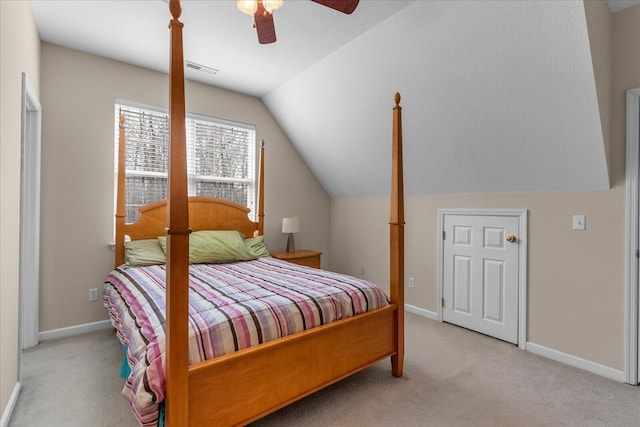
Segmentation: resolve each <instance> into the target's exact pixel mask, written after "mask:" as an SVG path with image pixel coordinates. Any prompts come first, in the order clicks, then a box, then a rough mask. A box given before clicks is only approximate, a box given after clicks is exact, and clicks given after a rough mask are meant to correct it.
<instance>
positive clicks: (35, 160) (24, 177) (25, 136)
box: [19, 73, 42, 369]
mask: <svg viewBox="0 0 640 427" xmlns="http://www.w3.org/2000/svg"><path fill="white" fill-rule="evenodd" d="M41 126H42V107H41V106H40V101H39V100H38V97H37V95H36V93H35V91H34V90H33V89H32V87H31V85H30V84H29V79H28V78H27V75H26V74H25V73H22V130H21V132H22V135H21V140H22V160H21V171H20V275H19V277H20V279H19V280H20V282H19V283H20V285H19V289H20V321H19V340H20V342H19V344H20V345H19V352H20V354H21V353H22V349H23V348H27V347H33V346H35V345H37V344H38V333H39V329H40V328H39V326H40V325H39V310H40V159H41ZM19 369H20V368H19Z"/></svg>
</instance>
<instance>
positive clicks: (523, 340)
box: [437, 209, 528, 350]
mask: <svg viewBox="0 0 640 427" xmlns="http://www.w3.org/2000/svg"><path fill="white" fill-rule="evenodd" d="M445 215H482V216H510V217H517V218H518V219H519V220H518V240H519V241H520V244H519V245H518V270H519V275H518V347H520V348H521V349H523V350H526V349H527V245H528V243H527V242H528V240H527V210H526V209H482V210H478V209H438V236H442V233H443V231H444V217H445ZM443 242H444V240H443V239H442V237H439V238H438V293H437V298H438V299H437V301H438V303H437V307H438V320H439V321H440V322H442V303H441V301H442V295H443V292H444V291H443V289H444V271H443V269H444V243H443Z"/></svg>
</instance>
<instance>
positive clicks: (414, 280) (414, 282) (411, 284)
mask: <svg viewBox="0 0 640 427" xmlns="http://www.w3.org/2000/svg"><path fill="white" fill-rule="evenodd" d="M409 287H410V288H415V287H416V279H414V278H413V277H409Z"/></svg>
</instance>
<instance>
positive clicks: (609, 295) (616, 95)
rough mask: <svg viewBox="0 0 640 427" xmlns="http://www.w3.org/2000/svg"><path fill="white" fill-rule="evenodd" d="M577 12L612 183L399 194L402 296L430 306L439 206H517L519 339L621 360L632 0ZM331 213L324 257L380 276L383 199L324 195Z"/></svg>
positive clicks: (637, 26) (635, 14)
mask: <svg viewBox="0 0 640 427" xmlns="http://www.w3.org/2000/svg"><path fill="white" fill-rule="evenodd" d="M600 6H601V5H600ZM587 14H588V22H589V24H590V25H594V26H597V28H594V29H593V30H591V29H590V35H591V37H592V44H593V46H592V55H593V56H594V69H595V72H596V82H597V85H598V98H599V101H600V102H601V103H603V105H601V108H600V112H601V115H602V122H603V129H604V132H605V141H607V140H609V141H610V143H609V144H608V145H609V146H608V148H607V155H608V163H609V168H610V172H609V173H610V176H611V182H612V188H611V189H610V190H606V191H592V192H591V191H581V192H558V193H522V194H478V195H436V196H410V197H408V198H407V200H406V211H407V212H406V222H407V225H406V235H407V237H406V267H405V272H406V277H410V276H411V277H414V278H415V279H416V285H415V288H414V289H410V288H406V302H407V303H408V304H411V305H414V306H417V307H420V308H423V309H426V310H430V311H432V312H436V311H437V310H438V307H437V301H436V295H437V286H438V284H437V268H438V267H437V263H436V259H437V238H438V235H437V210H438V209H439V208H465V209H475V208H482V209H506V208H514V209H527V210H528V212H529V228H528V236H529V243H528V251H529V252H528V278H527V279H528V295H527V298H528V319H527V321H528V331H527V337H528V341H530V342H533V343H535V344H538V345H541V346H544V347H547V348H550V349H554V350H557V351H560V352H563V353H567V354H570V355H574V356H577V357H580V358H584V359H587V360H590V361H593V362H596V363H599V364H602V365H605V366H608V367H611V368H614V369H617V370H623V368H624V367H623V363H624V286H625V283H624V263H625V226H624V223H625V212H626V211H625V210H626V207H625V183H624V174H625V170H624V152H625V91H626V90H627V89H630V88H634V87H640V51H639V50H638V48H637V46H638V41H639V40H640V6H635V7H634V8H631V9H627V10H624V11H621V12H618V13H616V14H614V15H611V17H610V19H611V22H607V20H608V19H609V18H608V16H607V15H603V9H602V8H600V9H597V7H596V8H595V9H593V8H590V6H587ZM599 37H602V38H604V41H602V40H601V39H600V38H599ZM608 39H610V42H609V41H607V40H608ZM609 43H611V46H612V49H611V51H609V46H610V45H609ZM607 56H609V57H610V58H611V59H610V68H609V67H608V66H607V61H608V60H607V59H606V58H607ZM603 58H605V59H604V60H603ZM609 73H610V77H609V76H608V74H609ZM607 87H610V94H609V95H607V93H606V91H607V90H609V89H604V90H603V88H607ZM609 97H610V102H611V105H608V102H609V100H608V99H609ZM608 111H610V117H609V113H608ZM389 120H391V114H389ZM609 122H610V135H609V136H610V138H607V133H608V131H607V129H608V128H609V125H608V124H607V123H609ZM331 213H332V217H331V221H332V222H331V225H332V229H331V238H332V240H331V256H332V266H333V267H334V268H335V269H336V270H338V271H343V272H346V273H350V274H354V275H360V273H361V269H362V268H364V271H365V275H364V276H365V277H366V278H368V279H371V280H373V281H376V282H378V283H388V280H389V279H388V275H389V267H388V261H387V259H388V248H387V246H388V228H387V227H388V226H387V222H388V215H389V207H388V199H387V198H386V197H382V198H379V197H374V198H353V199H348V198H345V199H334V200H333V201H332V210H331ZM573 214H584V215H586V224H587V229H586V231H582V232H578V231H573V230H572V228H571V218H572V215H573Z"/></svg>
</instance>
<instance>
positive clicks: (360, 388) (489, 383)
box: [9, 314, 640, 427]
mask: <svg viewBox="0 0 640 427" xmlns="http://www.w3.org/2000/svg"><path fill="white" fill-rule="evenodd" d="M406 329H407V346H406V359H405V375H404V377H403V378H401V379H397V378H393V377H392V376H391V373H390V362H389V361H388V360H385V361H383V362H380V363H379V364H377V365H375V366H372V367H371V368H369V369H367V370H365V371H363V372H360V373H359V374H356V375H354V376H352V377H350V378H347V379H346V380H343V381H341V382H339V383H337V384H334V385H333V386H331V387H329V388H327V389H325V390H321V391H320V392H318V393H315V394H314V395H312V396H309V397H307V398H306V399H303V400H301V401H299V402H297V403H294V404H293V405H290V406H288V407H286V408H284V409H282V410H280V411H278V412H276V413H274V414H271V415H270V416H268V417H266V418H264V419H262V420H260V421H258V422H256V423H254V426H255V427H266V426H607V427H610V426H611V427H613V426H640V387H632V386H629V385H625V384H622V383H617V382H615V381H612V380H608V379H606V378H602V377H599V376H597V375H593V374H590V373H588V372H585V371H581V370H579V369H575V368H571V367H569V366H565V365H563V364H560V363H557V362H553V361H551V360H548V359H545V358H542V357H539V356H536V355H533V354H530V353H527V352H524V351H521V350H519V349H518V348H517V347H515V346H513V345H510V344H506V343H504V342H501V341H498V340H495V339H492V338H488V337H486V336H483V335H480V334H476V333H473V332H470V331H467V330H465V329H461V328H457V327H455V326H452V325H448V324H444V323H439V322H435V321H432V320H428V319H424V318H421V317H418V316H415V315H412V314H407V321H406ZM23 361H24V378H23V389H22V394H21V396H20V399H19V401H18V404H17V406H16V410H15V412H14V415H13V418H12V419H11V422H10V423H9V426H11V427H18V426H29V427H37V426H69V427H74V426H96V427H99V426H105V427H106V426H118V427H120V426H122V427H128V426H136V425H137V423H136V422H135V419H134V417H133V415H132V414H131V412H130V408H129V407H128V403H127V402H126V401H125V400H124V398H123V397H121V396H120V394H119V393H120V389H121V388H122V380H121V379H119V377H118V369H119V363H120V350H119V344H118V342H117V340H116V338H115V337H114V336H113V334H112V333H111V332H110V331H102V332H97V333H92V334H86V335H82V336H77V337H72V338H65V339H60V340H54V341H47V342H44V343H42V344H40V345H39V346H38V347H36V348H34V349H30V350H27V351H25V353H24V358H23Z"/></svg>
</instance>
